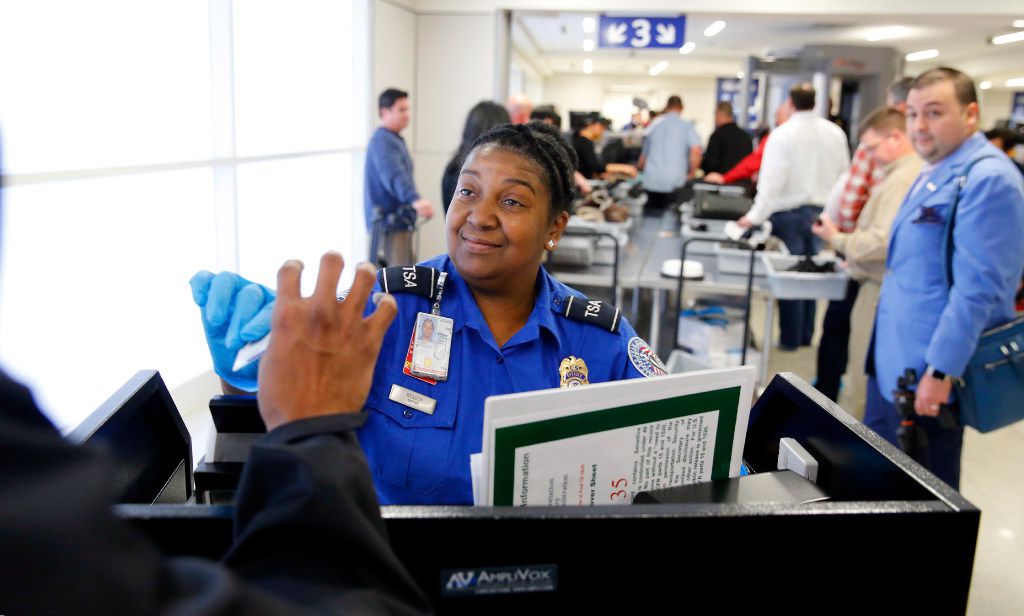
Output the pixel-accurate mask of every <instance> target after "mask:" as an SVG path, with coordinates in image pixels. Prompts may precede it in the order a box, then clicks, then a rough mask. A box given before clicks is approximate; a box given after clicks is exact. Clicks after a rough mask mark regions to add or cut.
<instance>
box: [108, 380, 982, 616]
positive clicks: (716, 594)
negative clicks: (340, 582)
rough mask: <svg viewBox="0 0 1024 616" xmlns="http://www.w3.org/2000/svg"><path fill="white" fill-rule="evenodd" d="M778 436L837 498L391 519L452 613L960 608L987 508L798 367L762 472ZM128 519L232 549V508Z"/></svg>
mask: <svg viewBox="0 0 1024 616" xmlns="http://www.w3.org/2000/svg"><path fill="white" fill-rule="evenodd" d="M783 437H790V438H793V439H795V440H797V441H798V442H799V443H800V444H801V445H803V447H804V448H805V449H807V450H808V451H809V452H810V453H811V455H813V456H814V457H815V458H816V459H817V460H818V463H819V470H818V477H817V485H818V487H819V488H820V489H821V490H822V491H823V492H824V493H825V494H827V495H828V497H829V498H828V500H823V501H816V502H808V503H804V504H800V503H794V502H788V503H783V502H765V503H753V504H735V503H716V502H704V503H701V502H692V503H673V504H643V505H639V504H634V505H628V506H597V507H583V508H575V507H574V508H561V507H560V508H553V507H528V508H512V507H384V508H383V509H382V514H383V516H384V518H385V520H386V523H387V527H388V532H389V534H390V537H391V541H392V545H393V546H394V549H395V551H396V552H397V553H398V555H399V557H400V558H401V559H402V560H403V562H404V563H405V564H406V566H407V567H408V568H409V569H410V571H411V572H412V574H413V576H414V577H415V578H416V579H417V580H418V582H419V583H420V585H421V586H422V587H423V589H424V591H425V592H426V593H427V594H428V595H429V596H430V597H431V598H432V600H433V601H434V604H435V606H436V607H437V611H438V613H442V614H504V613H509V614H511V613H516V614H520V615H522V614H524V613H529V612H526V610H531V611H532V612H533V613H552V612H556V611H557V612H560V613H570V612H583V613H587V612H589V613H595V614H599V613H607V612H608V611H610V610H611V609H613V608H622V609H628V610H630V612H631V613H632V612H634V611H635V612H645V611H651V612H655V613H660V612H662V611H668V610H672V611H679V612H694V611H697V612H705V611H708V612H710V611H714V612H723V613H729V612H732V611H734V610H737V609H752V610H756V611H757V612H758V613H796V614H804V613H827V614H860V613H895V612H900V611H904V612H907V613H929V614H962V613H964V612H965V610H966V606H967V597H968V591H969V588H970V581H971V572H972V568H973V562H974V552H975V545H976V542H977V534H978V525H979V521H980V512H979V511H978V509H977V508H975V507H974V506H973V505H971V503H969V502H968V501H967V500H965V499H964V498H963V497H962V496H961V495H960V494H959V493H957V492H956V491H955V490H953V489H952V488H950V487H949V486H947V485H946V484H944V483H942V482H941V481H940V480H938V479H937V478H935V477H934V476H933V475H931V474H930V473H929V472H928V471H926V470H925V469H924V468H922V467H921V466H920V465H918V464H917V463H916V462H914V461H913V460H911V459H910V458H909V457H908V456H906V455H905V454H903V453H902V452H900V451H899V450H897V449H896V448H895V447H893V446H892V445H890V444H889V443H888V442H886V441H884V440H883V439H881V438H880V437H878V436H877V435H876V434H874V432H872V431H871V430H870V429H868V428H867V427H865V426H864V425H863V424H861V423H860V422H858V421H857V420H856V419H854V418H853V417H852V416H850V415H849V414H847V413H846V412H845V411H843V410H842V409H840V408H839V407H838V406H837V405H835V404H834V403H832V402H831V401H829V400H828V399H827V398H825V397H824V396H822V395H821V394H820V393H818V392H817V391H816V390H814V389H813V388H811V387H810V386H809V385H808V384H807V383H805V382H804V381H802V380H801V379H800V378H799V377H797V376H795V375H792V374H780V375H778V376H776V377H775V379H773V381H772V382H771V384H770V385H769V387H768V388H767V389H766V391H765V392H764V394H763V395H762V396H761V398H760V399H759V400H758V402H757V403H756V404H755V406H754V407H753V408H752V410H751V416H750V423H749V427H748V432H747V439H746V446H745V448H744V456H743V457H744V460H745V461H746V463H747V464H748V466H750V468H751V469H752V471H753V472H755V473H763V472H769V471H774V470H775V468H776V461H777V456H778V448H779V439H780V438H783ZM118 512H119V513H120V515H121V516H122V517H124V518H127V519H129V520H130V521H132V522H133V523H135V524H136V525H137V526H138V527H139V528H141V529H142V530H143V531H144V532H146V533H147V534H149V535H150V536H151V537H152V538H153V539H154V540H156V541H157V543H158V544H159V545H160V546H161V547H162V548H163V549H164V550H165V551H167V552H168V553H175V554H181V553H186V554H197V555H205V556H210V557H219V556H220V555H222V554H223V553H224V551H225V550H226V549H227V547H228V545H229V544H230V540H231V513H232V508H231V507H230V506H223V505H221V506H209V505H194V504H193V505H160V504H157V505H119V506H118ZM339 558H344V555H343V554H339Z"/></svg>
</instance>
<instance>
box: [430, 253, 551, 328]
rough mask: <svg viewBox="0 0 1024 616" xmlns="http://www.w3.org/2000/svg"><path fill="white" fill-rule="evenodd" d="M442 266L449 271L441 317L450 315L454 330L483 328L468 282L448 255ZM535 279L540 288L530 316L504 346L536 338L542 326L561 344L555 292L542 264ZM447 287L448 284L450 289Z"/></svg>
mask: <svg viewBox="0 0 1024 616" xmlns="http://www.w3.org/2000/svg"><path fill="white" fill-rule="evenodd" d="M443 269H444V271H446V272H448V282H447V283H446V284H445V291H444V297H443V298H442V302H441V316H445V317H449V318H450V319H452V321H454V324H453V326H454V329H453V332H457V331H459V330H460V329H462V327H463V326H464V325H465V326H468V327H470V328H472V329H475V330H477V331H481V330H482V329H484V328H486V327H487V323H486V322H485V321H484V318H483V315H482V314H481V313H480V309H479V308H477V307H476V300H475V299H474V298H473V292H472V291H471V290H470V289H469V285H468V284H466V281H465V280H463V278H462V276H460V275H459V274H458V272H457V271H456V269H455V264H454V263H452V261H451V258H449V257H445V260H444V266H443ZM537 278H538V282H537V285H538V287H539V288H538V292H537V299H536V300H535V301H534V303H533V310H531V311H530V316H529V318H528V319H527V321H526V324H525V325H524V326H523V327H522V329H520V330H519V331H518V332H516V334H515V335H514V336H512V338H511V339H510V340H509V341H508V342H506V343H505V346H506V347H507V346H509V345H512V344H519V343H520V342H525V341H527V340H532V339H534V338H536V337H537V336H538V328H539V327H543V328H544V329H546V330H548V331H549V332H551V334H552V335H553V336H554V337H555V339H556V340H558V343H559V345H561V343H562V340H561V337H560V336H559V335H558V325H557V323H556V321H555V315H554V312H553V310H552V306H553V304H552V301H553V300H554V296H553V294H554V291H553V289H552V286H551V279H550V277H549V275H548V273H547V272H545V271H544V268H543V267H541V268H540V271H539V272H538V273H537ZM449 286H450V287H451V290H450V291H449ZM449 292H450V293H451V295H449Z"/></svg>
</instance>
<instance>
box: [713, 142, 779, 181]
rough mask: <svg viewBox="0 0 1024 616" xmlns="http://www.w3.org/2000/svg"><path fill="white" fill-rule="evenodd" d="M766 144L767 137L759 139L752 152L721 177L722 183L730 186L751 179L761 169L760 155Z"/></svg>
mask: <svg viewBox="0 0 1024 616" xmlns="http://www.w3.org/2000/svg"><path fill="white" fill-rule="evenodd" d="M769 134H770V133H769ZM766 143H768V135H765V136H764V137H762V138H761V141H760V142H759V143H758V144H757V147H756V148H755V149H754V151H753V152H751V153H750V154H747V155H746V156H744V157H743V160H741V161H740V162H738V163H736V166H735V167H733V168H732V169H729V171H727V172H726V173H724V174H723V175H722V182H723V183H725V184H730V183H732V182H738V181H740V180H746V179H748V178H750V179H752V178H753V176H754V174H755V173H757V171H758V170H759V169H760V168H761V155H762V154H764V146H765V144H766Z"/></svg>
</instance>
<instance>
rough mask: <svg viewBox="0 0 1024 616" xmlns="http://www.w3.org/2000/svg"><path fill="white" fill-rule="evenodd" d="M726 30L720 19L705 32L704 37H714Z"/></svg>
mask: <svg viewBox="0 0 1024 616" xmlns="http://www.w3.org/2000/svg"><path fill="white" fill-rule="evenodd" d="M724 29H725V22H724V21H722V20H721V19H719V20H718V21H716V22H714V23H712V24H711V25H710V26H708V27H707V29H705V30H704V36H714V35H716V34H718V33H719V32H721V31H722V30H724Z"/></svg>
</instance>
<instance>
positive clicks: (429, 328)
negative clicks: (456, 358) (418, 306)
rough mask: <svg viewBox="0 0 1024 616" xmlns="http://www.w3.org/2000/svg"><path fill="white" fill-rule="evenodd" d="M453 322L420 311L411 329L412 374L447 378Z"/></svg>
mask: <svg viewBox="0 0 1024 616" xmlns="http://www.w3.org/2000/svg"><path fill="white" fill-rule="evenodd" d="M453 329H454V322H453V321H452V320H451V319H449V318H447V317H442V316H440V315H437V314H429V313H426V312H420V313H418V314H417V315H416V327H415V328H414V329H413V343H412V358H411V359H412V362H411V365H410V372H411V373H412V376H416V377H429V378H432V379H437V380H438V381H446V380H448V358H449V356H450V354H451V344H452V330H453Z"/></svg>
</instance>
